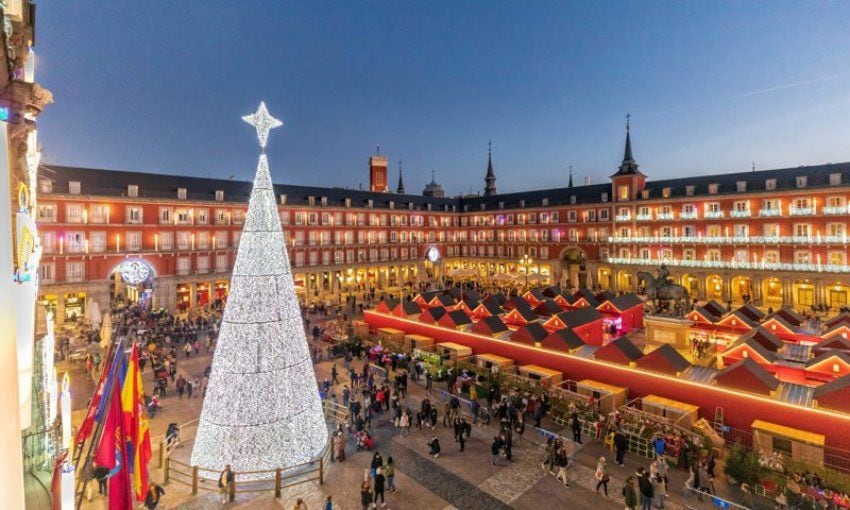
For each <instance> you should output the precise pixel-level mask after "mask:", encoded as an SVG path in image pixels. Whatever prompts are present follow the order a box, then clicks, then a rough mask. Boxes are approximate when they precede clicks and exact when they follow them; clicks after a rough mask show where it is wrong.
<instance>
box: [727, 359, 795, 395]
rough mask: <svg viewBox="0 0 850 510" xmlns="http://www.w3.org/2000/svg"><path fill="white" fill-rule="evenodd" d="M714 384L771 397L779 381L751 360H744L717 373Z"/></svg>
mask: <svg viewBox="0 0 850 510" xmlns="http://www.w3.org/2000/svg"><path fill="white" fill-rule="evenodd" d="M714 382H715V383H716V384H717V385H718V386H722V387H724V388H729V389H734V390H739V391H745V392H747V393H756V394H759V395H771V394H772V393H773V392H774V391H776V388H778V387H779V381H777V380H776V378H775V377H773V376H772V375H771V374H770V372H768V371H767V370H765V369H764V368H762V367H761V365H759V364H758V363H756V362H755V361H753V360H751V359H742V360H741V361H736V362H735V363H733V364H731V365H729V366H728V367H726V368H724V369H723V370H721V371H719V372H717V375H716V376H715V377H714Z"/></svg>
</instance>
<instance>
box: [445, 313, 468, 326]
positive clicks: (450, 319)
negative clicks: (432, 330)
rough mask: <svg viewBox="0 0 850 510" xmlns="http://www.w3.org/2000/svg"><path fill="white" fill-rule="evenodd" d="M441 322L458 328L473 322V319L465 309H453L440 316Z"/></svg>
mask: <svg viewBox="0 0 850 510" xmlns="http://www.w3.org/2000/svg"><path fill="white" fill-rule="evenodd" d="M440 324H442V325H445V326H449V327H455V328H456V327H459V326H466V325H467V324H472V319H470V318H469V315H466V312H464V311H463V310H452V311H450V312H448V313H446V314H445V315H443V316H442V317H441V318H440Z"/></svg>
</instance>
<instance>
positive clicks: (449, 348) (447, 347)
mask: <svg viewBox="0 0 850 510" xmlns="http://www.w3.org/2000/svg"><path fill="white" fill-rule="evenodd" d="M437 353H439V354H442V355H447V356H448V357H449V359H451V360H452V361H457V359H458V358H465V357H467V356H472V349H470V348H469V347H467V346H465V345H460V344H456V343H454V342H443V343H439V344H437Z"/></svg>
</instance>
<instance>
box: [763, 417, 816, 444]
mask: <svg viewBox="0 0 850 510" xmlns="http://www.w3.org/2000/svg"><path fill="white" fill-rule="evenodd" d="M750 426H751V427H752V428H753V429H755V430H761V431H763V432H767V433H768V434H770V435H772V436H780V437H784V438H788V439H793V440H795V441H799V442H801V443H806V444H813V445H815V446H824V445H825V444H826V437H825V436H823V435H821V434H815V433H814V432H809V431H807V430H800V429H795V428H792V427H786V426H785V425H778V424H776V423H770V422H767V421H762V420H755V421H753V423H752V425H750Z"/></svg>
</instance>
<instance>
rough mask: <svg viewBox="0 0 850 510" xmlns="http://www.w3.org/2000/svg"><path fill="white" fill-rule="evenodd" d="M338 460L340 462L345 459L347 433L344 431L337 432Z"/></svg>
mask: <svg viewBox="0 0 850 510" xmlns="http://www.w3.org/2000/svg"><path fill="white" fill-rule="evenodd" d="M336 460H337V461H339V462H342V461H344V460H345V433H344V432H342V431H339V432H337V434H336Z"/></svg>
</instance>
